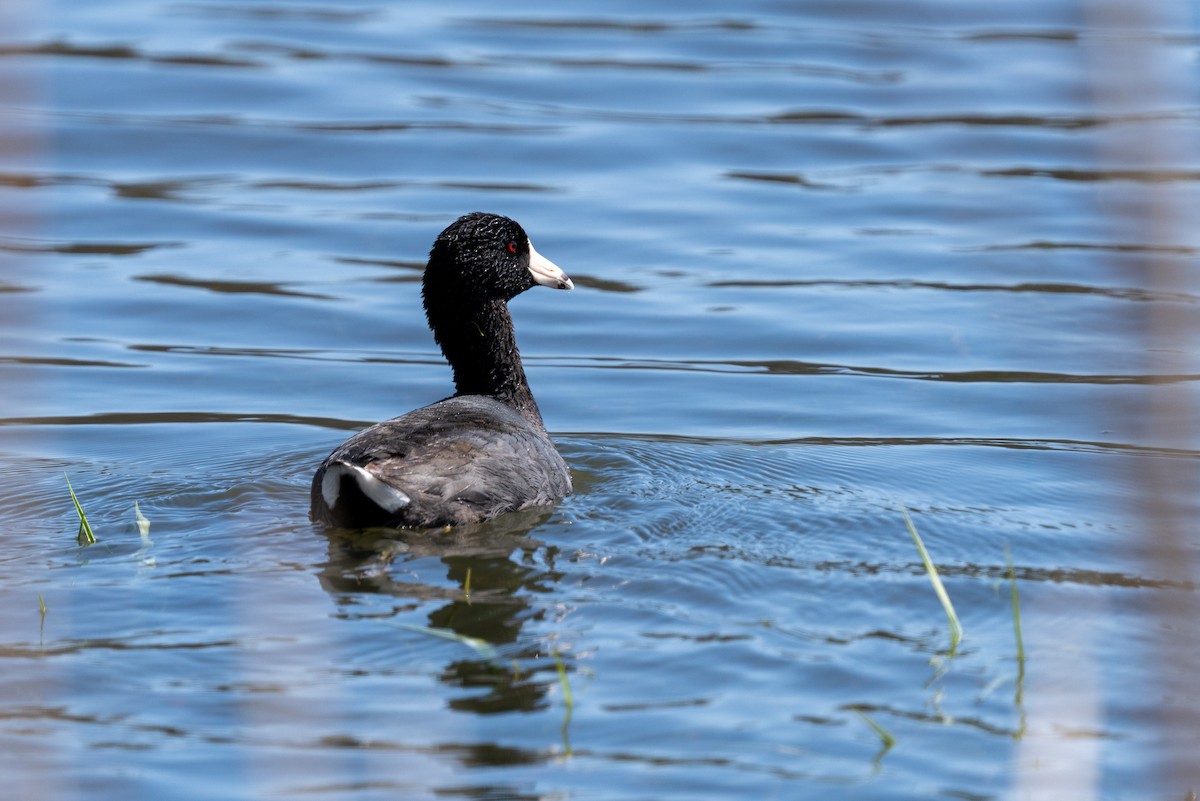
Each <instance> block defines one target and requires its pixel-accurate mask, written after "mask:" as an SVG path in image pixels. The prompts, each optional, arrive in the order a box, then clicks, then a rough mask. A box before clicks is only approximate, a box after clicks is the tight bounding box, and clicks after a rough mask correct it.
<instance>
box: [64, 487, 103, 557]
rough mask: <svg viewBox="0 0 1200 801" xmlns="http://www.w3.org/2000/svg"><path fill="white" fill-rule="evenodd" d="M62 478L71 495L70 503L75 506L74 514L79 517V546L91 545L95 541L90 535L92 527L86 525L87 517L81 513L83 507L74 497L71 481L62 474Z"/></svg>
mask: <svg viewBox="0 0 1200 801" xmlns="http://www.w3.org/2000/svg"><path fill="white" fill-rule="evenodd" d="M63 478H65V479H67V491H68V492H70V493H71V503H73V504H75V513H76V514H77V515H79V534H78V536H77V539H78V540H79V544H80V545H91V544H93V543H94V542H95V541H96V535H95V534H93V533H92V527H91V525H90V524H89V523H88V519H87V515H85V514H84V513H83V507H82V506H80V504H79V499H78V498H76V497H75V489H74V488H73V487H72V486H71V479H70V478H69V477H68V476H67V474H66V473H63Z"/></svg>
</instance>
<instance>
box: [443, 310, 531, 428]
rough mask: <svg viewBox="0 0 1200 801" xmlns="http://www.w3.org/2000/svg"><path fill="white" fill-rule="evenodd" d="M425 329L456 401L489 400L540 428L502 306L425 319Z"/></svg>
mask: <svg viewBox="0 0 1200 801" xmlns="http://www.w3.org/2000/svg"><path fill="white" fill-rule="evenodd" d="M430 324H431V325H432V326H433V329H434V337H435V338H436V339H437V341H438V344H439V345H441V347H442V353H443V354H445V356H446V360H447V361H448V362H450V366H451V367H452V368H453V369H454V389H455V394H456V395H488V396H490V397H494V398H496V399H497V400H499V401H502V402H504V403H507V404H508V405H510V406H512V407H513V408H514V409H516V410H517V411H518V412H520V413H521V414H522V415H523V416H524V417H526V418H527V419H529V420H530V421H531V422H533V423H535V424H536V425H538V426H540V427H543V428H544V424H543V423H542V415H541V412H539V411H538V407H537V403H536V402H535V401H534V400H533V393H532V392H531V391H530V389H529V382H528V381H527V380H526V378H525V370H524V368H523V367H522V365H521V354H520V353H519V352H518V351H517V340H516V336H515V335H514V333H513V324H512V315H511V314H509V312H508V306H507V305H506V304H505V302H504V301H502V300H489V301H483V302H482V303H481V304H480V305H478V306H473V307H460V308H458V309H455V310H454V312H452V313H450V314H447V315H446V316H445V317H444V318H442V319H433V318H431V319H430Z"/></svg>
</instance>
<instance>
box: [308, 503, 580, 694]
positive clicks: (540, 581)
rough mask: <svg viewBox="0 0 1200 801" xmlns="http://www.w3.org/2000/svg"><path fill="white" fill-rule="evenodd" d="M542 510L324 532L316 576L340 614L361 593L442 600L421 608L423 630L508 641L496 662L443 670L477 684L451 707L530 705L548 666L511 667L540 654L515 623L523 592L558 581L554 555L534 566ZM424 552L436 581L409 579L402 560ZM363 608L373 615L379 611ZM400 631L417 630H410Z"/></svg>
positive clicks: (522, 611)
mask: <svg viewBox="0 0 1200 801" xmlns="http://www.w3.org/2000/svg"><path fill="white" fill-rule="evenodd" d="M549 515H550V511H549V509H546V508H537V509H527V510H524V511H520V512H514V513H511V514H508V515H503V516H501V517H499V518H497V519H495V520H492V521H489V522H487V523H483V524H480V525H476V526H463V527H460V528H457V529H454V530H453V531H450V530H442V529H434V530H431V531H407V530H405V531H396V530H383V529H372V530H367V531H339V530H333V531H329V532H327V533H326V536H327V537H328V538H329V560H328V562H327V563H326V565H325V566H324V567H323V568H322V570H321V572H320V574H319V576H318V579H319V581H320V583H321V587H322V588H323V589H324V590H325V591H326V592H328V593H329V594H330V595H331V596H332V597H333V599H334V602H335V603H337V604H338V605H339V608H340V609H341V610H342V614H343V616H345V617H347V618H355V617H358V615H356V609H357V608H358V604H357V603H355V599H356V598H357V597H358V596H361V595H362V594H370V595H386V596H391V597H394V598H396V599H397V600H401V601H404V600H412V601H417V602H421V603H425V602H429V601H434V602H440V603H441V605H440V606H437V607H436V608H434V609H432V610H431V611H430V612H428V614H427V618H426V619H427V622H428V623H427V624H428V626H429V627H431V628H434V629H439V630H448V631H452V632H454V633H455V634H457V635H460V636H463V637H471V638H475V639H478V640H482V641H484V642H486V643H488V644H489V645H491V646H495V647H501V646H509V647H507V648H505V650H504V656H505V662H504V663H503V664H499V663H498V662H497V661H496V660H491V659H485V658H464V659H458V660H456V661H452V662H450V663H448V664H447V665H446V666H445V667H444V668H443V670H442V671H441V675H440V678H441V680H442V681H443V682H445V683H447V684H450V685H453V686H456V687H460V688H464V689H475V690H478V691H479V692H477V693H476V694H472V695H469V696H466V697H462V696H459V697H455V698H454V699H453V700H451V701H450V702H449V705H450V707H451V708H453V709H458V710H460V711H468V712H473V713H476V714H492V713H502V712H512V711H532V710H534V709H538V708H540V707H542V706H544V704H545V697H546V693H547V689H548V686H549V682H548V679H547V678H546V677H545V676H543V675H540V674H541V673H542V672H544V669H545V668H547V667H548V666H547V665H544V664H543V665H542V668H543V670H539V669H537V668H536V667H535V668H534V669H533V670H528V671H521V670H519V669H518V670H514V669H513V668H512V667H511V663H512V661H513V660H533V661H534V662H535V663H536V662H537V661H538V660H539V659H540V658H541V656H542V652H543V651H544V647H543V646H542V645H541V644H540V643H539V642H538V641H537V640H532V639H529V638H524V641H522V640H523V638H522V636H521V629H522V627H523V625H524V623H525V621H526V620H527V619H529V618H530V617H531V616H532V615H534V614H535V612H534V610H533V608H532V607H531V605H530V599H531V598H532V597H534V596H536V595H542V594H545V593H547V592H549V591H550V590H551V589H552V587H553V586H554V584H555V583H557V582H558V581H559V580H561V578H562V574H561V573H559V572H557V571H555V570H554V569H553V566H552V562H551V564H549V565H544V564H540V563H539V560H538V558H537V554H538V552H539V551H540V550H542V549H543V548H544V547H545V546H544V545H543V544H542V543H540V542H537V541H536V540H533V539H530V537H529V536H528V535H529V532H530V531H531V530H532V529H534V528H536V527H537V526H538V525H540V524H542V523H544V522H545V521H546V520H547V519H548V518H549ZM548 553H552V549H551V550H550V551H548ZM551 558H552V557H551ZM432 559H436V560H438V561H440V562H441V564H442V565H443V566H444V568H445V577H446V581H445V582H443V583H439V584H436V585H434V584H430V583H425V582H421V581H419V580H414V579H413V577H412V576H411V575H410V574H409V572H410V571H408V570H406V569H405V567H404V565H405V564H406V563H414V562H417V561H426V560H432ZM369 608H370V609H374V608H375V607H369ZM364 614H365V615H366V616H367V617H374V616H376V615H377V612H375V611H369V612H365V613H364ZM405 636H411V637H422V636H425V635H422V634H421V633H419V632H411V633H408V634H406V635H405Z"/></svg>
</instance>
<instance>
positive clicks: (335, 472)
mask: <svg viewBox="0 0 1200 801" xmlns="http://www.w3.org/2000/svg"><path fill="white" fill-rule="evenodd" d="M342 476H353V478H354V481H355V483H357V484H358V488H359V489H360V490H362V493H363V495H366V496H367V497H368V498H370V499H371V500H372V501H373V502H374V503H375V505H376V506H378V507H379V508H380V509H383V510H384V511H385V512H395V511H397V510H398V509H402V508H404V507H405V506H408V505H409V504H410V503H411V502H412V499H411V498H409V497H408V496H407V495H405V494H404V493H403V492H401V491H400V490H398V489H396V488H395V487H393V486H391V485H390V484H385V483H383V482H382V481H380V480H379V479H378V478H376V477H375V476H374V475H373V474H372V473H371V472H370V471H369V470H367V469H366V468H365V467H359V466H358V465H355V464H347V463H346V462H334V463H333V464H331V465H329V468H328V469H327V470H326V471H325V477H324V478H323V479H321V497H323V498H324V499H325V505H326V506H328V507H329V508H330V509H332V508H333V507H335V506H337V502H338V492H339V490H340V489H341V485H342Z"/></svg>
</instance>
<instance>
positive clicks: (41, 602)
mask: <svg viewBox="0 0 1200 801" xmlns="http://www.w3.org/2000/svg"><path fill="white" fill-rule="evenodd" d="M38 609H40V610H42V617H45V616H46V601H45V599H43V598H42V594H41V593H40V592H39V593H38Z"/></svg>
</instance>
